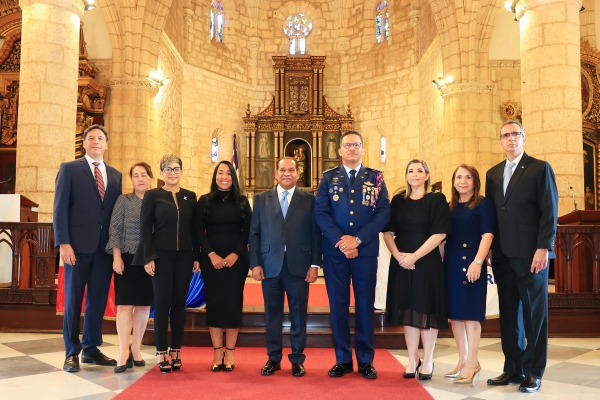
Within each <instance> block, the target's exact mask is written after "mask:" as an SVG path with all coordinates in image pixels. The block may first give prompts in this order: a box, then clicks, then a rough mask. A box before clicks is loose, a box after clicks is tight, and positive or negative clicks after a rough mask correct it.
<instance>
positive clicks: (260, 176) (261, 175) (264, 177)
mask: <svg viewBox="0 0 600 400" xmlns="http://www.w3.org/2000/svg"><path fill="white" fill-rule="evenodd" d="M269 186H271V185H270V183H269V167H268V166H267V165H266V164H265V163H261V164H260V166H259V167H258V173H257V174H256V187H269Z"/></svg>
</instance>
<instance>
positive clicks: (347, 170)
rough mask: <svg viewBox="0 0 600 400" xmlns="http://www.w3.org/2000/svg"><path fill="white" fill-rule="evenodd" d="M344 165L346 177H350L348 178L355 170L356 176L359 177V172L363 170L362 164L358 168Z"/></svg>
mask: <svg viewBox="0 0 600 400" xmlns="http://www.w3.org/2000/svg"><path fill="white" fill-rule="evenodd" d="M342 165H343V166H344V169H345V170H346V175H348V177H350V171H352V170H355V171H356V175H358V171H360V169H361V168H362V164H359V165H358V167H356V168H350V167H347V166H346V165H345V164H342Z"/></svg>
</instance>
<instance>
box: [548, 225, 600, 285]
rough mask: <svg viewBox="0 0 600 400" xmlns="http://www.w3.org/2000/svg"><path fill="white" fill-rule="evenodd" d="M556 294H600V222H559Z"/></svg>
mask: <svg viewBox="0 0 600 400" xmlns="http://www.w3.org/2000/svg"><path fill="white" fill-rule="evenodd" d="M555 250H556V260H555V261H554V268H555V271H554V277H555V284H556V293H564V294H572V293H594V294H600V225H575V224H574V225H558V229H557V234H556V246H555Z"/></svg>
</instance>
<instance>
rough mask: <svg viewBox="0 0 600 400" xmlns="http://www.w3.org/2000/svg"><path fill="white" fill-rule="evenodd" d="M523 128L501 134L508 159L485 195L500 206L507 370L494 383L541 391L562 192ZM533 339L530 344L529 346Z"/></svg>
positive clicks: (497, 249) (498, 271) (497, 245)
mask: <svg viewBox="0 0 600 400" xmlns="http://www.w3.org/2000/svg"><path fill="white" fill-rule="evenodd" d="M526 142H527V138H526V137H525V131H524V129H523V126H522V125H521V124H520V123H518V122H516V121H507V122H505V123H504V124H503V125H502V128H501V130H500V146H501V147H502V148H503V149H504V151H505V152H506V160H505V161H502V162H501V163H500V164H498V165H496V166H495V167H493V168H491V169H490V170H489V171H488V172H487V176H486V185H485V195H486V197H487V198H489V199H491V200H492V201H493V202H494V204H495V206H496V214H497V218H498V234H497V235H496V236H495V237H494V241H493V243H492V268H493V271H494V277H495V279H496V283H497V285H498V298H499V308H500V333H501V336H502V351H503V352H504V372H503V373H502V375H500V376H498V377H496V378H493V379H488V381H487V383H488V385H508V384H509V383H521V385H520V386H519V390H520V391H521V392H524V393H533V392H537V391H538V390H539V388H540V385H541V382H542V375H543V374H544V369H545V368H546V361H547V359H548V269H547V267H548V259H549V258H554V257H555V255H554V239H555V237H556V224H557V219H558V191H557V189H556V179H555V177H554V171H552V167H551V166H550V164H548V163H547V162H545V161H542V160H538V159H536V158H533V157H530V156H528V155H527V154H526V153H525V152H524V151H523V147H524V146H525V143H526ZM525 339H527V344H525Z"/></svg>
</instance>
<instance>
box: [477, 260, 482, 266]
mask: <svg viewBox="0 0 600 400" xmlns="http://www.w3.org/2000/svg"><path fill="white" fill-rule="evenodd" d="M475 262H476V263H477V264H479V265H481V264H483V261H481V260H475Z"/></svg>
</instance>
